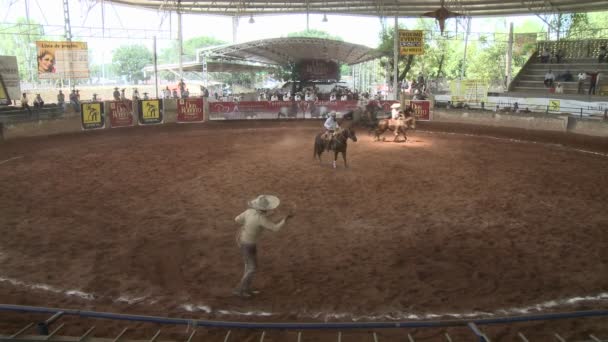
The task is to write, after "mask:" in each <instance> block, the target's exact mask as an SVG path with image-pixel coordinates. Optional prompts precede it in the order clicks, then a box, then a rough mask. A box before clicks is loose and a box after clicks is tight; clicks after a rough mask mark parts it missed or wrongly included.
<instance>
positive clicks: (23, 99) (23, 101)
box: [21, 93, 32, 114]
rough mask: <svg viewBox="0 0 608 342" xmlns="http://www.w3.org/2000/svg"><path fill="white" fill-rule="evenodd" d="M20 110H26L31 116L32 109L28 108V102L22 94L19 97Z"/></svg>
mask: <svg viewBox="0 0 608 342" xmlns="http://www.w3.org/2000/svg"><path fill="white" fill-rule="evenodd" d="M21 108H23V109H27V111H28V112H29V113H30V114H32V109H31V108H30V100H29V99H28V98H27V94H26V93H23V95H21Z"/></svg>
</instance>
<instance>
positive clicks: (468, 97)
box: [450, 80, 489, 104]
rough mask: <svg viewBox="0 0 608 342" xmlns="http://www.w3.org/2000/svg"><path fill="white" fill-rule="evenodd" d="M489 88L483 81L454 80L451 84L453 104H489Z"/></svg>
mask: <svg viewBox="0 0 608 342" xmlns="http://www.w3.org/2000/svg"><path fill="white" fill-rule="evenodd" d="M488 88H489V85H488V83H487V82H485V81H481V80H453V81H451V82H450V93H451V98H452V102H454V103H458V102H462V103H469V104H473V103H481V102H488Z"/></svg>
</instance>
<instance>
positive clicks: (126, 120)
mask: <svg viewBox="0 0 608 342" xmlns="http://www.w3.org/2000/svg"><path fill="white" fill-rule="evenodd" d="M109 107H110V110H109V113H110V126H111V127H112V128H114V127H129V126H133V102H131V101H129V100H125V101H109Z"/></svg>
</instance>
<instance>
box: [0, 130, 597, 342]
mask: <svg viewBox="0 0 608 342" xmlns="http://www.w3.org/2000/svg"><path fill="white" fill-rule="evenodd" d="M320 126H321V123H320V122H311V121H307V122H303V121H282V122H255V121H244V122H212V123H207V124H192V125H166V126H157V127H135V128H128V129H116V130H111V131H103V132H86V133H82V134H72V135H61V136H53V137H44V138H31V139H19V140H13V141H8V142H3V143H0V163H1V164H0V181H1V183H2V187H1V189H0V234H1V235H2V238H1V239H0V303H4V304H21V305H37V306H48V307H63V308H72V309H86V310H98V311H108V312H122V313H134V314H144V315H158V316H171V317H185V318H197V319H217V320H238V321H278V322H295V321H299V322H318V321H352V320H358V321H367V320H379V321H390V320H407V319H411V318H413V317H414V316H412V315H416V317H417V318H425V317H426V318H429V317H433V316H432V315H439V317H438V318H443V319H448V318H454V316H446V314H460V315H464V314H469V313H477V314H478V315H479V313H480V312H482V313H492V314H494V315H506V314H516V313H517V310H520V311H521V310H526V309H527V310H528V311H529V312H530V313H538V312H539V310H540V311H573V310H582V309H606V307H607V304H608V238H607V235H606V229H607V227H608V207H607V203H608V191H607V189H608V172H607V170H608V154H606V153H608V139H600V138H590V137H584V136H578V135H571V134H561V133H542V132H531V131H523V130H515V129H499V128H483V127H476V126H465V125H452V124H438V123H427V124H421V125H419V127H418V128H419V129H418V130H417V131H414V132H413V133H411V134H410V139H409V141H408V142H407V143H401V144H397V143H390V142H384V143H382V142H380V143H378V142H373V141H372V138H371V136H369V135H368V134H367V133H366V130H364V129H358V130H357V135H358V138H359V139H358V142H356V143H354V142H352V141H351V142H349V146H348V160H349V164H350V165H349V166H350V167H349V168H345V167H344V164H343V163H342V162H341V160H339V161H338V168H337V169H335V170H334V169H333V168H331V166H330V163H329V158H328V157H329V156H328V155H327V154H324V155H323V158H324V163H323V164H322V165H320V164H319V162H317V161H314V160H313V157H312V154H313V153H312V146H313V139H314V135H315V133H317V132H318V131H320V130H319V127H320ZM479 135H481V136H479ZM387 137H389V136H388V135H387ZM529 140H531V141H529ZM581 150H585V151H592V152H594V153H589V152H584V151H581ZM15 157H17V158H15ZM11 158H15V159H11ZM9 159H10V160H9ZM3 161H6V162H3ZM261 193H268V194H274V195H277V196H278V197H279V198H280V199H281V200H282V204H281V206H280V207H279V208H278V210H277V212H276V213H275V216H276V217H277V218H279V217H281V215H283V214H285V213H286V211H287V210H286V209H287V208H289V207H290V206H296V207H297V209H296V216H295V217H294V219H293V220H292V221H290V222H289V224H288V225H287V226H286V227H285V228H284V229H283V230H282V231H280V232H278V233H272V232H268V233H265V235H264V236H263V237H262V239H261V241H260V243H259V246H258V261H259V269H258V271H259V272H258V274H257V276H256V279H255V280H254V286H255V287H256V288H258V289H259V290H261V291H262V293H261V294H260V295H258V296H256V297H255V298H253V299H249V300H244V299H240V298H237V297H235V296H233V295H232V294H231V292H232V290H233V289H234V288H235V286H236V285H237V283H238V280H239V278H240V276H241V273H242V261H241V256H240V254H239V250H238V249H237V247H236V244H235V234H236V232H237V230H238V228H239V227H238V226H237V225H236V223H235V222H234V217H235V216H236V215H238V214H239V213H240V212H242V211H243V210H245V209H246V201H247V200H249V199H252V198H254V197H255V196H256V195H258V194H261ZM70 290H77V291H80V293H81V295H80V296H79V295H78V293H74V292H70V293H68V292H67V291H70ZM574 297H590V298H587V300H574V301H571V303H567V302H566V301H567V300H568V299H571V298H574ZM592 297H599V298H596V299H592ZM536 305H539V306H538V307H537V308H535V307H534V306H536ZM252 312H253V313H254V314H251V315H249V316H247V315H245V314H244V313H252ZM255 313H257V314H255ZM259 313H265V315H260V314H259ZM42 317H48V315H45V316H37V315H25V314H18V313H10V314H9V313H0V335H1V334H12V333H13V332H15V331H17V330H19V328H21V327H23V326H25V325H26V324H27V323H29V322H30V321H34V320H38V319H41V318H42ZM66 321H67V322H72V324H71V325H66V326H67V328H66V329H67V330H65V332H66V333H72V334H76V335H78V334H81V333H82V332H84V331H85V330H86V329H87V328H88V327H89V326H90V325H95V324H92V323H90V321H86V320H84V321H83V320H79V321H75V320H66ZM98 323H99V322H98ZM98 323H96V324H98ZM99 324H102V326H104V327H105V328H104V329H103V330H102V331H100V334H99V335H100V336H109V335H112V333H113V332H116V333H115V334H117V332H120V330H121V329H119V325H120V326H121V327H124V326H125V324H123V323H120V324H115V323H111V324H110V323H104V322H102V323H99ZM104 324H105V325H104ZM131 326H135V327H137V326H139V327H148V326H146V325H134V324H131ZM153 328H154V327H149V329H148V328H142V330H140V332H139V334H142V335H143V336H147V337H148V338H150V337H151V335H152V334H153V333H154V331H155V330H154V329H153ZM152 330H154V331H152ZM185 330H186V328H185V327H180V328H163V331H167V332H168V334H169V335H163V336H165V337H166V336H172V335H171V334H173V333H175V334H182V335H183V333H184V332H185ZM216 330H217V331H216ZM216 330H214V329H211V330H207V331H205V333H204V334H200V336H208V337H210V339H209V340H218V341H221V340H222V339H223V337H224V334H225V333H226V331H225V330H220V329H216ZM483 330H484V331H486V332H488V335H490V337H494V339H493V340H499V341H500V340H504V341H509V340H514V339H511V338H512V336H513V334H515V333H516V332H518V331H524V332H526V333H527V334H530V335H529V336H541V337H540V339H538V340H541V341H549V340H551V338H549V335H548V334H550V333H551V334H552V333H553V332H559V333H560V334H561V335H562V336H564V337H567V338H575V339H576V338H579V339H582V338H583V337H587V336H588V334H589V333H594V334H596V335H597V336H598V337H601V336H602V335H603V336H604V338H608V321H607V320H606V318H604V319H579V320H569V321H555V322H552V323H528V324H516V325H512V326H502V325H498V326H491V327H487V328H483ZM144 331H145V332H146V334H147V333H148V331H152V333H151V334H150V335H144ZM446 331H451V334H452V333H453V334H454V335H453V336H462V337H463V340H467V341H472V340H474V339H473V335H472V334H471V333H469V332H468V331H467V330H466V329H456V328H454V329H452V330H445V329H435V330H428V329H426V330H425V329H416V330H410V331H406V332H411V333H413V336H415V337H416V340H417V341H419V340H420V341H427V340H428V341H431V340H435V341H439V340H441V338H442V336H441V334H443V333H444V332H446ZM101 332H103V333H101ZM406 332H404V331H395V330H389V331H378V335H379V337H380V341H389V340H393V341H394V340H397V338H400V339H401V340H403V338H404V336H405V335H404V334H405V333H406ZM344 333H345V335H344V336H343V340H344V341H373V338H372V337H371V335H370V334H369V333H367V332H361V331H360V332H344ZM313 336H314V337H313ZM542 336H545V337H542ZM132 337H134V338H135V337H142V336H140V335H138V333H137V332H136V333H134V334H133V335H132ZM182 337H183V336H182ZM303 337H304V338H303V341H306V340H307V338H308V339H309V340H311V341H312V340H314V341H321V340H324V339H327V340H328V341H329V340H333V341H335V340H336V333H335V332H311V333H308V332H305V333H304V335H303ZM347 337H348V338H347ZM231 338H232V339H231V341H254V340H255V341H258V340H259V338H260V333H259V332H257V333H251V332H245V331H240V332H239V331H235V332H233V335H232V337H231ZM279 340H283V341H285V340H293V341H295V340H296V336H295V333H294V332H275V333H268V335H267V336H266V339H265V341H279Z"/></svg>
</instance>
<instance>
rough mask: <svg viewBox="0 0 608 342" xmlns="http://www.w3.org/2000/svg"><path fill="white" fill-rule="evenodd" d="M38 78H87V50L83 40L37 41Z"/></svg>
mask: <svg viewBox="0 0 608 342" xmlns="http://www.w3.org/2000/svg"><path fill="white" fill-rule="evenodd" d="M36 49H37V53H38V54H37V61H38V78H40V79H59V78H89V51H88V49H87V43H84V42H48V41H37V42H36Z"/></svg>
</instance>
